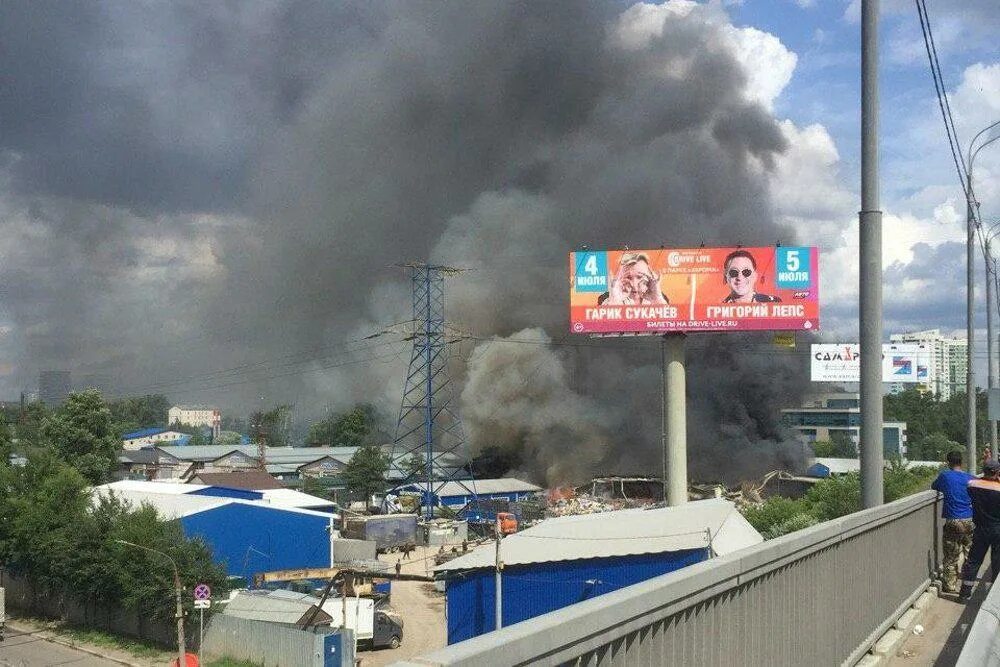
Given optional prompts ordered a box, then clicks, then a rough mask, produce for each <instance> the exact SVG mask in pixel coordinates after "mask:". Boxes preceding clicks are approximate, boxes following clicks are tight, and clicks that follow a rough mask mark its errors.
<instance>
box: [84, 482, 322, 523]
mask: <svg viewBox="0 0 1000 667" xmlns="http://www.w3.org/2000/svg"><path fill="white" fill-rule="evenodd" d="M208 488H210V487H208V486H205V485H203V484H179V483H176V482H165V481H164V482H155V481H149V482H147V481H142V480H122V481H119V482H111V483H109V484H102V485H101V486H97V487H94V488H93V489H91V494H92V495H93V496H94V497H95V498H96V497H98V496H103V495H106V494H108V493H111V492H113V493H114V494H115V496H117V497H118V498H121V499H122V500H124V501H125V502H127V503H129V504H131V505H133V506H135V507H137V506H138V505H141V504H143V503H147V504H149V505H152V506H153V507H154V508H155V509H156V510H157V512H159V513H160V515H161V516H162V517H163V518H164V519H180V518H183V517H186V516H190V515H192V514H198V513H199V512H204V511H206V510H210V509H214V508H216V507H221V506H222V505H227V504H229V503H241V504H246V505H254V506H256V507H267V508H271V509H278V510H283V511H288V512H297V513H300V514H310V515H315V516H322V517H326V518H330V517H336V516H337V515H336V514H331V513H329V512H320V511H316V510H312V509H309V508H311V507H330V506H331V505H333V503H332V502H331V501H329V500H325V499H323V498H317V497H316V496H310V495H308V494H306V493H299V492H298V491H292V490H291V489H269V490H265V491H261V492H260V493H261V494H263V499H261V500H243V499H239V498H228V497H226V496H216V495H211V496H207V495H201V494H196V493H194V492H195V491H200V490H202V489H208ZM216 488H218V487H216ZM272 494H277V495H272Z"/></svg>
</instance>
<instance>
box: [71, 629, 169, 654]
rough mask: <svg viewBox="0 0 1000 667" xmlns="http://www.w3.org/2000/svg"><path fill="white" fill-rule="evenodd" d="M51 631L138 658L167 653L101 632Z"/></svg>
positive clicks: (149, 645) (140, 642)
mask: <svg viewBox="0 0 1000 667" xmlns="http://www.w3.org/2000/svg"><path fill="white" fill-rule="evenodd" d="M53 631H54V632H58V633H59V634H61V635H63V636H65V637H69V638H70V639H72V640H73V641H77V642H81V643H84V644H91V645H93V646H101V647H103V648H113V649H118V650H120V651H126V652H128V653H131V654H132V655H134V656H136V657H138V658H157V657H160V656H163V655H166V654H167V651H164V650H163V649H162V648H160V647H159V646H156V645H155V644H147V643H145V642H143V641H141V640H138V639H132V638H131V637H122V636H120V635H113V634H111V633H109V632H103V631H101V630H92V629H89V628H76V627H72V626H61V627H57V628H54V629H53Z"/></svg>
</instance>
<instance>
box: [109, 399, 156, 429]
mask: <svg viewBox="0 0 1000 667" xmlns="http://www.w3.org/2000/svg"><path fill="white" fill-rule="evenodd" d="M108 409H109V410H111V418H112V419H113V420H114V422H115V424H116V426H117V431H118V433H119V434H122V433H128V432H129V431H136V430H138V429H141V428H156V427H163V426H166V425H167V411H168V410H170V401H169V400H167V397H166V396H163V395H162V394H149V395H146V396H132V397H130V398H123V399H121V400H118V401H109V402H108Z"/></svg>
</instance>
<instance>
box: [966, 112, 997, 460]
mask: <svg viewBox="0 0 1000 667" xmlns="http://www.w3.org/2000/svg"><path fill="white" fill-rule="evenodd" d="M997 125H1000V121H995V122H993V123H990V124H989V125H987V126H986V127H984V128H983V129H981V130H980V131H979V132H978V133H976V136H974V137H973V138H972V141H970V142H969V151H968V161H967V162H966V165H967V171H966V190H965V194H966V202H965V226H966V271H967V277H966V312H965V316H966V330H965V335H966V340H967V344H968V348H967V350H966V369H965V398H966V439H967V442H966V456H967V457H968V461H969V472H972V473H975V472H976V459H977V458H978V457H977V455H976V373H975V366H974V363H973V358H974V356H975V355H974V352H975V319H974V317H973V305H972V304H973V301H974V299H975V292H976V288H975V284H974V282H973V274H974V272H975V271H974V264H973V255H974V246H975V237H976V233H975V230H976V211H977V210H978V208H979V202H977V201H976V195H975V192H973V190H972V168H973V164H974V163H975V161H976V156H977V155H979V151H981V150H982V149H983V148H985V147H986V146H988V145H990V144H991V143H993V142H994V141H996V140H997V139H1000V134H998V135H996V136H994V137H991V138H989V139H987V140H986V141H984V142H982V143H980V144H979V145H978V146H976V142H977V141H979V138H980V137H981V136H983V135H984V134H985V133H986V132H988V131H990V130H992V129H993V128H994V127H996V126H997Z"/></svg>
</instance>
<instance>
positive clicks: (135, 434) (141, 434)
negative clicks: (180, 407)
mask: <svg viewBox="0 0 1000 667" xmlns="http://www.w3.org/2000/svg"><path fill="white" fill-rule="evenodd" d="M167 430H168V429H165V428H144V429H140V430H138V431H132V432H131V433H126V434H125V435H123V436H122V439H123V440H133V439H135V438H148V437H149V436H151V435H159V434H160V433H166V432H167Z"/></svg>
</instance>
